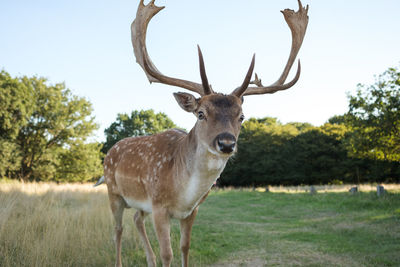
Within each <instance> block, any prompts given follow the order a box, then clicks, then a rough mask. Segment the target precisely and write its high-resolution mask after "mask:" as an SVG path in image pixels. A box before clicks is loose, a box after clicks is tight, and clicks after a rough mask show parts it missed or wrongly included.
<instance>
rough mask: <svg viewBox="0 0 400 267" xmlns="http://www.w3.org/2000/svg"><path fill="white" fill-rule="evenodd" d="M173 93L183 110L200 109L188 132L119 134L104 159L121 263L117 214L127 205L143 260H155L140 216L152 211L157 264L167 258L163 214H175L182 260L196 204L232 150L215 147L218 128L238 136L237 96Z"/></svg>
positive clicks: (119, 216) (166, 221) (185, 257)
mask: <svg viewBox="0 0 400 267" xmlns="http://www.w3.org/2000/svg"><path fill="white" fill-rule="evenodd" d="M181 96H183V97H181ZM176 98H177V100H178V102H179V104H180V105H181V106H182V107H183V108H185V110H186V109H188V111H191V112H193V113H194V114H196V115H197V114H198V113H199V112H200V111H201V112H203V114H204V119H199V120H198V121H197V123H196V125H195V127H194V128H193V129H192V130H191V131H190V132H189V133H188V134H186V133H185V132H183V131H181V130H177V129H172V130H167V131H165V132H163V133H160V134H156V135H152V136H143V137H131V138H125V139H123V140H121V141H119V142H118V143H117V144H115V145H114V146H113V147H112V148H111V149H110V151H109V152H108V153H107V156H106V157H105V159H104V177H105V182H106V184H107V187H108V194H109V199H110V205H111V210H112V212H113V215H114V218H115V221H116V228H115V242H116V265H117V266H120V265H121V235H122V214H123V210H124V209H125V208H131V207H132V208H136V209H137V210H138V212H137V213H136V214H135V218H134V220H135V224H136V226H137V228H138V231H139V234H140V236H141V239H142V242H143V244H144V248H145V250H146V256H147V263H148V265H149V266H154V265H155V255H154V253H153V250H152V249H151V246H150V243H149V241H148V238H147V235H146V231H145V228H144V220H145V217H146V216H147V215H148V214H150V213H152V218H153V222H154V227H155V230H156V234H157V238H158V241H159V244H160V254H161V259H162V262H163V266H169V265H170V263H171V261H172V250H171V245H170V237H169V234H170V232H169V231H170V229H169V228H170V227H169V220H170V218H178V219H180V223H181V250H182V260H183V265H184V266H187V264H188V253H189V245H190V234H191V229H192V225H193V222H194V219H195V217H196V214H197V208H198V205H200V203H202V202H203V201H204V200H205V198H206V197H207V195H208V192H209V190H210V188H211V186H212V185H213V183H214V182H215V180H216V179H217V178H218V177H219V175H220V173H221V172H222V170H223V169H224V167H225V164H226V162H227V160H228V159H229V157H230V156H232V154H233V153H234V151H232V153H224V152H222V151H219V150H218V147H217V146H216V142H215V139H216V137H217V136H218V135H219V134H221V133H229V134H230V135H231V136H234V138H237V137H238V135H239V130H240V125H241V120H240V116H241V115H242V109H241V100H240V99H239V98H238V97H236V96H232V95H227V96H226V95H221V94H214V95H208V96H204V97H202V98H200V99H198V100H196V101H193V96H191V95H189V94H186V93H185V94H183V93H180V94H179V95H178V97H176Z"/></svg>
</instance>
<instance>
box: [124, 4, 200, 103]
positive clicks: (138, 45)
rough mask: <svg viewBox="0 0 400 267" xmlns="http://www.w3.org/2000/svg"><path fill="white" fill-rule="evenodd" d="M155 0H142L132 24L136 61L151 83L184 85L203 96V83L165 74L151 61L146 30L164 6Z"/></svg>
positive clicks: (183, 86)
mask: <svg viewBox="0 0 400 267" xmlns="http://www.w3.org/2000/svg"><path fill="white" fill-rule="evenodd" d="M154 2H155V0H152V1H150V3H148V4H147V5H145V4H144V0H141V1H140V3H139V6H138V9H137V12H136V18H135V20H134V21H133V22H132V25H131V34H132V46H133V51H134V54H135V57H136V62H137V63H138V64H139V65H140V66H141V67H142V69H143V70H144V72H145V73H146V76H147V78H148V80H149V82H150V83H152V82H157V83H164V84H168V85H172V86H177V87H182V88H185V89H188V90H190V91H193V92H195V93H198V94H200V95H201V96H203V95H204V94H205V92H204V89H203V85H202V84H199V83H194V82H191V81H186V80H182V79H176V78H172V77H168V76H165V75H163V74H162V73H161V72H160V71H159V70H158V69H157V68H156V66H155V65H154V63H153V62H152V61H151V59H150V56H149V55H148V52H147V48H146V32H147V26H148V24H149V22H150V20H151V19H152V18H153V17H154V16H155V15H156V14H157V13H158V12H160V11H161V10H162V9H164V7H158V6H156V5H155V3H154Z"/></svg>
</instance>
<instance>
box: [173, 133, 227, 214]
mask: <svg viewBox="0 0 400 267" xmlns="http://www.w3.org/2000/svg"><path fill="white" fill-rule="evenodd" d="M179 152H180V153H179V162H180V164H179V165H181V166H180V171H179V176H180V177H177V178H178V179H179V180H180V182H179V186H180V187H182V188H180V190H181V191H183V192H184V194H182V199H181V201H180V202H181V203H183V206H186V207H187V208H190V209H192V208H195V207H196V206H197V205H198V203H199V201H200V200H201V198H202V197H203V196H204V195H205V194H206V193H207V192H208V191H209V190H210V188H211V187H212V185H213V183H214V182H215V181H216V180H217V179H218V177H219V176H220V174H221V172H222V171H223V170H224V168H225V165H226V162H227V161H228V159H229V157H227V156H222V155H220V154H219V153H217V152H213V151H212V150H210V149H209V148H208V146H207V144H205V143H203V142H202V141H201V140H199V138H198V136H197V134H196V127H194V128H193V129H192V130H191V131H190V133H189V134H188V135H187V136H186V137H185V139H184V140H182V142H181V146H180V151H179Z"/></svg>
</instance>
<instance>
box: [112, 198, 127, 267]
mask: <svg viewBox="0 0 400 267" xmlns="http://www.w3.org/2000/svg"><path fill="white" fill-rule="evenodd" d="M108 197H109V199H110V206H111V211H112V214H113V216H114V219H115V236H114V240H115V252H116V255H115V266H117V267H120V266H122V262H121V236H122V229H123V228H122V215H123V214H124V209H125V205H126V203H125V201H124V199H123V198H122V197H121V196H119V195H114V194H110V193H109V194H108Z"/></svg>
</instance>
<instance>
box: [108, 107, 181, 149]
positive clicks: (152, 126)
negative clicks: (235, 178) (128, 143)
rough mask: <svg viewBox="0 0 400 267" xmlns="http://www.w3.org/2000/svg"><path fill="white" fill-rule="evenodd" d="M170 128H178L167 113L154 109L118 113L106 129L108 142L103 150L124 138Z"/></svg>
mask: <svg viewBox="0 0 400 267" xmlns="http://www.w3.org/2000/svg"><path fill="white" fill-rule="evenodd" d="M170 128H176V125H175V124H174V123H173V121H172V120H171V119H170V118H169V117H168V116H167V115H166V114H164V113H162V112H159V113H155V112H154V110H152V109H149V110H141V111H137V110H134V111H132V113H131V115H130V116H129V115H128V114H126V113H123V114H118V115H117V120H116V121H115V122H113V123H112V124H111V125H110V127H108V128H107V129H105V130H104V134H105V135H106V142H105V143H104V145H103V148H102V152H103V153H107V152H108V150H109V149H110V148H111V147H112V146H113V145H114V144H115V143H117V142H118V141H119V140H121V139H123V138H126V137H131V136H142V135H151V134H155V133H159V132H162V131H164V130H166V129H170Z"/></svg>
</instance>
